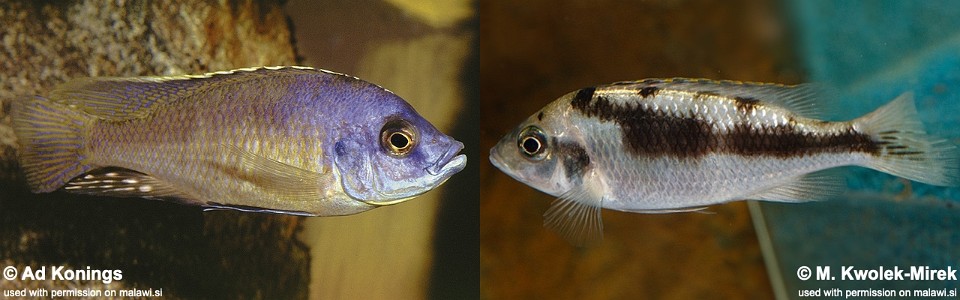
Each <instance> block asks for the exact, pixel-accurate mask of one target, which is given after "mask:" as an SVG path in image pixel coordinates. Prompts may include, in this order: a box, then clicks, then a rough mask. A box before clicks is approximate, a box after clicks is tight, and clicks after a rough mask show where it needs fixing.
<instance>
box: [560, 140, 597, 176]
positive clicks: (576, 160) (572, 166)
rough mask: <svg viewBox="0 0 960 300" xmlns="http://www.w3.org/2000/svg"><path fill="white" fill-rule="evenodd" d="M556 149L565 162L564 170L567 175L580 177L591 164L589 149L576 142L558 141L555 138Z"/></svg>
mask: <svg viewBox="0 0 960 300" xmlns="http://www.w3.org/2000/svg"><path fill="white" fill-rule="evenodd" d="M553 145H554V151H555V152H556V153H557V157H559V158H560V160H561V161H562V162H563V170H564V171H566V173H565V174H567V177H570V178H580V177H582V175H583V174H584V173H585V172H586V170H587V168H588V167H589V166H590V155H589V154H588V153H587V150H586V149H585V148H584V147H583V146H582V145H580V144H578V143H576V142H558V141H557V139H556V138H554V139H553Z"/></svg>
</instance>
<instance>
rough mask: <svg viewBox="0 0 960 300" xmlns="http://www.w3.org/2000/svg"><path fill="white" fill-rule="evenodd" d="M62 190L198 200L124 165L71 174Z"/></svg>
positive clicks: (183, 201) (188, 200) (182, 200)
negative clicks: (124, 167)
mask: <svg viewBox="0 0 960 300" xmlns="http://www.w3.org/2000/svg"><path fill="white" fill-rule="evenodd" d="M63 189H64V190H65V191H68V192H71V193H77V194H87V195H96V196H110V197H143V198H151V199H164V200H175V201H177V202H182V203H184V204H199V203H198V201H195V200H191V199H190V198H189V197H187V196H185V195H183V194H182V193H181V192H180V191H178V190H177V189H176V188H175V187H173V186H171V185H170V184H168V183H166V182H164V181H162V180H159V179H156V178H154V177H153V176H150V175H147V174H144V173H140V172H137V171H133V170H128V169H123V168H113V167H110V168H102V169H97V170H93V171H91V172H89V173H86V174H84V175H82V176H79V177H77V178H74V179H73V180H71V181H70V182H67V184H66V185H65V186H64V187H63Z"/></svg>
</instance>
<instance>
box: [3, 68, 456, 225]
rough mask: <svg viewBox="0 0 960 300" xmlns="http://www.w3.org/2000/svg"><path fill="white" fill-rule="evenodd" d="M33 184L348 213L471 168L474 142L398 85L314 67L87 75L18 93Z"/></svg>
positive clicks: (248, 207) (230, 205)
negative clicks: (433, 117) (459, 136)
mask: <svg viewBox="0 0 960 300" xmlns="http://www.w3.org/2000/svg"><path fill="white" fill-rule="evenodd" d="M12 115H13V122H14V130H15V131H16V134H17V136H18V138H19V139H20V144H21V148H20V163H21V165H22V167H23V170H24V173H25V175H26V178H27V182H28V184H29V185H30V188H31V189H32V191H34V192H37V193H46V192H52V191H55V190H58V189H63V190H66V191H69V192H75V193H83V194H93V195H105V196H119V197H145V198H159V199H172V200H174V201H178V202H182V203H186V204H194V205H200V206H203V207H205V208H209V209H237V210H243V211H258V212H274V213H287V214H297V215H311V216H331V215H349V214H355V213H359V212H363V211H366V210H370V209H373V208H375V207H379V206H384V205H390V204H394V203H398V202H402V201H404V200H407V199H410V198H412V197H415V196H417V195H420V194H423V193H425V192H427V191H430V190H431V189H433V188H435V187H437V186H439V185H440V184H442V183H443V182H444V181H446V180H447V179H449V178H450V176H452V175H453V174H456V173H457V172H459V171H461V170H462V169H463V167H464V165H465V164H466V157H465V156H464V155H462V154H461V155H458V153H459V152H460V150H461V149H462V148H463V144H462V143H460V142H458V141H456V140H454V139H452V138H451V137H449V136H446V135H444V134H443V133H441V132H439V131H438V130H437V129H436V128H434V127H433V125H431V124H430V123H429V122H427V120H424V119H423V117H421V116H420V115H419V114H417V112H416V111H415V110H414V109H413V107H411V106H410V105H409V104H408V103H407V102H405V101H404V100H403V99H401V98H400V97H398V96H397V95H395V94H393V93H392V92H390V91H388V90H386V89H384V88H382V87H379V86H377V85H374V84H371V83H369V82H366V81H363V80H360V79H358V78H355V77H351V76H346V75H343V74H338V73H334V72H329V71H324V70H317V69H312V68H304V67H276V68H255V69H241V70H235V71H229V72H217V73H211V74H206V75H196V76H172V77H130V78H83V79H76V80H73V81H70V82H67V83H65V84H62V85H60V86H58V87H57V88H56V89H55V90H54V91H53V92H51V93H50V95H49V97H48V98H44V97H40V96H35V97H32V98H27V99H22V100H20V101H16V102H14V104H13V107H12Z"/></svg>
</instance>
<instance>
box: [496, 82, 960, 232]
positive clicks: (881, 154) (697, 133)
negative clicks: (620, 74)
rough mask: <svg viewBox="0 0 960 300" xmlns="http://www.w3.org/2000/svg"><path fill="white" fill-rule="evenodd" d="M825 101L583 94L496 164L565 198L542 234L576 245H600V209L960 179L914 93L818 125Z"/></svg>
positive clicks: (592, 90) (715, 88) (719, 91)
mask: <svg viewBox="0 0 960 300" xmlns="http://www.w3.org/2000/svg"><path fill="white" fill-rule="evenodd" d="M816 93H817V91H816V89H815V88H813V87H811V86H808V85H800V86H783V85H775V84H757V83H739V82H729V81H707V80H697V79H648V80H643V81H633V82H618V83H614V84H610V85H602V86H597V87H589V88H584V89H580V90H577V91H575V92H572V93H569V94H567V95H564V96H562V97H560V98H559V99H557V100H556V101H554V102H552V103H550V104H548V105H547V106H546V107H544V108H543V109H541V110H540V111H539V112H536V113H534V114H533V115H532V116H531V117H529V118H527V120H525V121H524V122H522V123H521V124H520V125H519V126H518V127H517V128H516V129H515V130H513V131H512V132H510V133H508V134H507V135H505V136H504V137H503V138H502V139H501V140H500V142H499V143H498V144H497V145H496V146H495V147H494V148H492V149H491V150H490V161H491V162H492V163H493V164H494V166H496V167H497V168H499V169H500V170H502V171H503V172H504V173H506V174H508V175H510V176H511V177H513V178H515V179H517V180H519V181H521V182H523V183H525V184H527V185H530V186H532V187H534V188H536V189H538V190H540V191H543V192H545V193H548V194H550V195H553V196H556V197H558V199H557V200H556V201H555V202H554V204H553V205H552V206H551V208H550V209H549V210H548V211H547V212H546V213H545V217H546V219H545V222H544V224H545V225H547V226H548V227H550V228H551V229H554V230H556V231H558V232H559V233H560V234H561V235H562V236H564V237H565V238H567V239H569V240H570V241H571V242H573V243H575V244H579V245H582V244H588V243H592V242H596V241H598V240H599V239H600V237H601V236H602V234H601V232H602V222H600V209H601V208H607V209H614V210H621V211H629V212H641V213H665V212H680V211H693V210H698V209H702V208H703V207H705V206H708V205H713V204H720V203H725V202H730V201H736V200H745V199H754V200H765V201H780V202H804V201H811V200H821V199H826V198H829V197H830V196H832V195H834V194H836V193H839V192H841V191H842V188H841V182H840V179H839V178H838V177H837V176H835V175H834V173H833V172H832V171H829V170H830V169H832V168H834V167H839V166H849V165H853V166H863V167H868V168H872V169H876V170H879V171H883V172H887V173H891V174H894V175H898V176H902V177H905V178H908V179H911V180H916V181H920V182H924V183H930V184H937V185H956V184H957V183H958V181H960V178H958V177H960V176H958V173H960V170H958V168H957V166H958V165H960V160H958V156H960V155H958V153H957V147H956V146H955V145H953V144H952V143H950V142H948V141H946V140H943V139H939V138H936V137H933V136H929V135H927V134H926V133H925V131H924V130H923V126H922V124H920V122H919V121H917V115H916V108H915V107H914V104H913V98H912V94H910V93H905V94H904V95H902V96H901V97H898V98H897V99H895V100H894V101H891V102H890V103H889V104H887V105H885V106H883V107H881V108H878V109H877V110H876V111H874V112H872V113H870V114H868V115H866V116H863V117H861V118H858V119H855V120H851V121H846V122H827V121H822V120H818V119H816V117H818V116H819V115H820V113H821V112H820V111H819V109H818V106H817V105H816V102H817V98H818V96H817V95H816ZM528 140H536V141H538V142H525V141H528ZM577 153H584V154H582V155H581V154H577ZM557 166H564V167H562V168H560V167H557Z"/></svg>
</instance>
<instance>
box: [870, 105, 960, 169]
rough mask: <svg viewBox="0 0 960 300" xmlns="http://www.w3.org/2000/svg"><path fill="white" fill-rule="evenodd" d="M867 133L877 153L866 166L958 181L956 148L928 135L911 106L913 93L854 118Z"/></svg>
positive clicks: (958, 161)
mask: <svg viewBox="0 0 960 300" xmlns="http://www.w3.org/2000/svg"><path fill="white" fill-rule="evenodd" d="M854 124H855V126H856V128H858V129H859V130H860V131H862V132H864V133H866V134H868V135H870V137H871V138H872V140H873V142H874V144H875V145H876V146H877V148H878V149H877V150H878V152H877V153H878V154H877V155H876V156H875V157H874V158H873V159H872V160H870V161H869V162H868V163H867V164H866V166H867V167H869V168H872V169H876V170H879V171H883V172H886V173H890V174H893V175H896V176H900V177H903V178H907V179H910V180H913V181H919V182H923V183H927V184H933V185H941V186H954V185H958V183H960V159H958V158H960V155H958V148H957V146H956V145H954V144H953V143H950V142H949V141H947V140H944V139H940V138H937V137H934V136H931V135H928V134H927V133H926V131H925V130H924V129H923V124H922V123H920V120H919V116H918V115H917V108H916V106H915V105H914V101H913V93H904V94H902V95H900V96H899V97H897V98H896V99H894V100H893V101H891V102H890V103H888V104H887V105H884V106H883V107H880V108H878V109H877V110H876V111H874V112H872V113H870V114H867V115H866V116H863V117H862V118H860V119H857V120H856V121H854Z"/></svg>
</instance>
